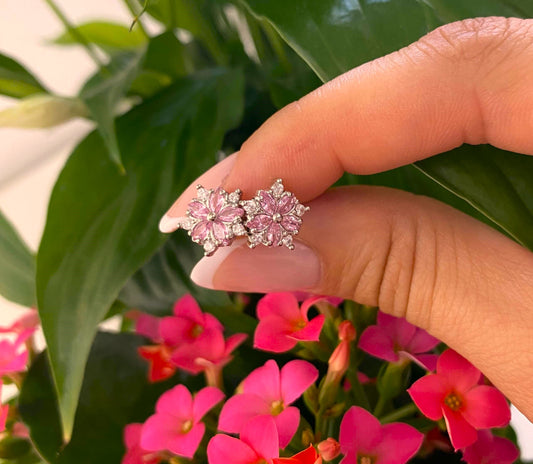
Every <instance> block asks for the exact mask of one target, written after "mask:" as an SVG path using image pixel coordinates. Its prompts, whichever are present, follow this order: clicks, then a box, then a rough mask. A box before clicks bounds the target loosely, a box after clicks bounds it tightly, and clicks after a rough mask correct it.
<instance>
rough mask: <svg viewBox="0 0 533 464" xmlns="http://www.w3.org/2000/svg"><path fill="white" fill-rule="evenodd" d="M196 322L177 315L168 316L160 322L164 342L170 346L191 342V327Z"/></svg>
mask: <svg viewBox="0 0 533 464" xmlns="http://www.w3.org/2000/svg"><path fill="white" fill-rule="evenodd" d="M194 325H196V324H195V322H193V321H191V320H190V319H185V318H183V317H176V316H166V317H163V318H162V319H161V322H160V323H159V333H160V335H161V338H162V339H163V342H164V343H165V344H166V345H169V346H179V345H181V344H183V343H191V342H192V341H194V340H192V339H191V336H190V332H191V329H192V328H193V327H194Z"/></svg>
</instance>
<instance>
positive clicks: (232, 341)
mask: <svg viewBox="0 0 533 464" xmlns="http://www.w3.org/2000/svg"><path fill="white" fill-rule="evenodd" d="M247 338H248V335H247V334H245V333H236V334H233V335H230V336H229V337H228V338H226V348H225V349H224V356H229V355H230V354H231V353H232V352H233V351H234V350H236V349H237V348H238V347H239V346H240V345H242V344H243V343H244V340H246V339H247Z"/></svg>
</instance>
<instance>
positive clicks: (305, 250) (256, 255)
mask: <svg viewBox="0 0 533 464" xmlns="http://www.w3.org/2000/svg"><path fill="white" fill-rule="evenodd" d="M191 279H192V280H193V282H194V283H196V284H197V285H200V286H202V287H207V288H212V289H217V290H226V291H234V292H260V293H268V292H283V291H293V290H311V289H313V288H315V287H316V286H317V284H318V282H319V279H320V260H319V258H318V256H317V255H316V253H315V252H314V251H313V250H312V249H311V248H309V247H308V246H306V245H304V244H303V243H301V242H295V248H294V250H289V249H287V248H285V247H276V248H268V247H262V246H260V247H257V248H254V249H253V250H251V249H250V248H248V246H247V245H246V243H243V241H242V240H240V241H239V242H235V243H233V244H232V245H231V246H229V247H225V248H221V249H220V250H218V251H217V252H216V253H215V254H214V255H213V256H212V257H209V258H202V259H201V260H200V261H199V262H198V264H196V266H195V267H194V269H193V270H192V272H191Z"/></svg>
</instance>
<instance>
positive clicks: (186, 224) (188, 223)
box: [179, 217, 194, 230]
mask: <svg viewBox="0 0 533 464" xmlns="http://www.w3.org/2000/svg"><path fill="white" fill-rule="evenodd" d="M179 226H180V227H181V228H182V229H185V230H191V229H192V228H193V226H194V220H193V219H191V218H188V217H182V218H180V219H179Z"/></svg>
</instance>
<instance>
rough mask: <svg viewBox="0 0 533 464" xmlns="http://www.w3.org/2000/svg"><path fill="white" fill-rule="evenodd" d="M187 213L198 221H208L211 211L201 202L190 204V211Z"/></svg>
mask: <svg viewBox="0 0 533 464" xmlns="http://www.w3.org/2000/svg"><path fill="white" fill-rule="evenodd" d="M187 212H188V213H189V214H190V215H191V216H192V217H193V218H196V219H200V220H206V219H207V215H208V214H209V210H208V209H207V207H206V206H205V205H204V204H203V203H202V202H200V201H191V202H190V203H189V209H188V210H187Z"/></svg>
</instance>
